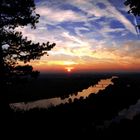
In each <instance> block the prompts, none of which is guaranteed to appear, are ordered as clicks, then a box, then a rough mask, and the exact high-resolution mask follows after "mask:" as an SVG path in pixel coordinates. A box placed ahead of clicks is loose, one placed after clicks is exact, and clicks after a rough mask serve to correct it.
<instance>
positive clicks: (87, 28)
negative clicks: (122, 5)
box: [18, 0, 140, 67]
mask: <svg viewBox="0 0 140 140" xmlns="http://www.w3.org/2000/svg"><path fill="white" fill-rule="evenodd" d="M51 5H52V6H51ZM65 6H66V7H68V8H65ZM37 13H39V14H40V16H41V17H40V22H39V24H38V25H37V29H36V30H31V29H29V28H28V27H25V28H20V29H18V30H21V31H22V32H23V34H24V35H25V36H27V37H28V38H29V39H32V40H33V41H35V42H47V41H50V42H55V43H56V44H57V45H56V47H55V48H54V49H53V50H52V51H50V53H49V54H50V56H49V57H47V56H44V57H42V58H41V60H40V61H39V62H38V63H37V61H36V62H35V63H33V64H34V65H35V66H38V67H39V66H40V67H41V66H42V67H43V66H48V67H50V66H53V65H54V66H56V65H57V66H59V65H60V66H63V65H64V66H69V65H70V66H71V65H72V66H73V65H74V66H76V67H80V65H81V67H82V66H87V65H88V67H94V66H98V67H99V65H100V67H101V66H104V67H105V66H111V65H115V67H117V66H118V67H123V66H125V67H126V66H128V65H129V66H132V65H133V66H134V65H135V64H136V65H138V64H140V59H139V56H140V49H139V47H138V46H140V42H139V41H135V42H134V41H133V40H129V39H128V37H129V35H130V34H131V35H132V36H133V37H134V36H135V34H136V32H135V29H134V26H133V25H132V23H131V21H129V20H128V19H127V18H126V16H125V15H124V14H122V13H121V11H119V8H118V7H115V6H114V5H113V4H112V3H111V2H109V1H108V0H94V1H93V0H54V1H52V2H51V1H49V3H46V1H39V2H38V4H37ZM116 24H117V25H116ZM112 25H113V26H112ZM119 25H120V26H119ZM123 39H124V40H123Z"/></svg>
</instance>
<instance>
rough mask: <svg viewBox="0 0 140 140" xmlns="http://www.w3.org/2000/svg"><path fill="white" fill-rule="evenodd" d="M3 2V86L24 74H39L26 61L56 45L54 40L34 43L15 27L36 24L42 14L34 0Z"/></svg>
mask: <svg viewBox="0 0 140 140" xmlns="http://www.w3.org/2000/svg"><path fill="white" fill-rule="evenodd" d="M0 3H1V4H0V85H1V86H2V84H12V83H13V82H15V81H16V82H17V80H21V77H22V78H23V77H25V76H31V77H36V76H37V75H38V72H37V71H33V67H32V66H30V65H27V64H26V63H27V62H29V61H30V60H34V59H40V57H41V56H43V55H44V54H46V53H47V51H49V50H51V49H52V48H53V47H54V46H55V43H53V44H49V42H47V43H42V44H40V43H34V42H32V40H28V39H27V37H23V35H22V32H18V31H17V30H15V28H16V27H19V26H20V27H24V26H27V25H30V26H31V28H33V29H34V28H35V27H36V23H38V22H39V14H37V13H36V12H35V4H34V0H14V1H13V0H1V2H0ZM19 62H20V63H19ZM21 62H23V63H21ZM19 77H20V79H19ZM18 82H19V81H18Z"/></svg>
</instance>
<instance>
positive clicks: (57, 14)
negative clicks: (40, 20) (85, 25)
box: [36, 6, 85, 23]
mask: <svg viewBox="0 0 140 140" xmlns="http://www.w3.org/2000/svg"><path fill="white" fill-rule="evenodd" d="M36 11H37V13H39V14H40V16H43V17H45V19H46V22H47V21H49V22H54V23H58V22H64V21H72V22H75V21H82V20H84V18H85V17H84V16H83V15H80V14H78V13H76V12H74V11H72V10H62V9H54V8H50V7H47V6H46V7H43V6H39V7H38V8H37V10H36Z"/></svg>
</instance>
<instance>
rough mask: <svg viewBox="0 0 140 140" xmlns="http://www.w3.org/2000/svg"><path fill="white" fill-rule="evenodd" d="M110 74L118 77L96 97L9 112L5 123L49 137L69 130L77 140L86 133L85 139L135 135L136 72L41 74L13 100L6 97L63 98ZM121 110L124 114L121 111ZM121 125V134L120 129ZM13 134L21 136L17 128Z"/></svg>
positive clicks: (139, 85)
mask: <svg viewBox="0 0 140 140" xmlns="http://www.w3.org/2000/svg"><path fill="white" fill-rule="evenodd" d="M112 75H115V76H118V78H116V79H113V80H112V82H113V83H114V84H113V85H110V86H108V87H107V88H106V89H105V90H101V91H99V93H98V94H94V93H93V94H90V95H89V96H88V97H87V98H86V99H83V98H80V99H76V100H74V102H69V103H65V104H60V105H58V106H56V107H51V108H48V109H45V108H42V109H41V108H34V109H31V110H29V111H22V110H19V111H18V110H17V111H16V112H15V111H14V110H12V109H11V111H10V112H11V113H10V116H9V118H8V122H9V121H10V122H9V124H10V125H14V126H16V127H15V128H20V130H22V128H24V127H25V126H26V127H27V129H26V130H24V132H26V133H28V131H29V130H30V129H32V130H33V132H34V131H37V133H38V134H39V133H43V134H45V131H47V134H48V135H49V134H51V133H57V132H58V133H60V131H62V132H63V133H66V134H68V133H69V132H70V131H72V133H73V134H75V135H76V136H78V137H80V136H81V134H82V135H83V137H84V136H85V137H86V136H87V134H88V136H91V135H93V134H94V135H95V136H96V137H100V136H103V137H105V136H107V137H108V136H109V137H110V136H111V135H112V134H113V137H114V135H116V136H119V135H123V134H125V133H127V131H131V134H133V133H136V132H135V129H136V127H135V125H136V126H137V125H138V124H137V123H136V120H137V121H138V123H139V118H138V116H139V114H140V110H139V109H138V107H137V106H138V105H139V104H138V105H137V102H138V100H139V99H140V94H139V91H140V74H139V73H115V74H114V73H104V74H102V73H101V74H99V73H98V74H71V75H65V74H55V75H50V76H49V75H47V74H46V75H41V77H40V78H39V79H38V80H36V81H32V82H30V83H29V84H27V85H26V86H24V85H21V86H20V89H19V92H17V93H15V95H14V97H16V98H15V99H14V98H12V96H10V95H8V97H9V100H10V98H11V102H21V101H22V102H25V103H26V102H29V101H34V100H39V99H44V98H46V99H47V98H53V97H61V98H63V99H64V98H66V97H68V95H69V94H71V93H76V92H78V91H81V90H83V89H85V88H87V87H89V86H90V85H95V84H96V83H97V82H98V81H99V80H100V79H106V78H110V77H111V76H112ZM89 77H90V78H89ZM31 85H32V86H31ZM48 85H49V86H48ZM64 87H66V88H64ZM21 89H22V90H21ZM10 90H11V89H10ZM17 91H18V90H17ZM25 91H26V92H25ZM68 91H69V92H68ZM33 93H34V94H33ZM21 97H22V98H21ZM29 97H31V98H29ZM18 99H23V100H18ZM132 105H136V106H135V108H136V110H137V111H136V110H135V109H134V108H133V110H132V109H131V111H129V110H130V108H131V106H132ZM124 109H125V111H123V110H124ZM126 110H128V112H127V111H126ZM129 112H130V113H129ZM120 114H121V115H120ZM130 116H131V117H130ZM126 123H127V125H126ZM124 124H125V125H124ZM122 125H123V127H124V129H123V132H124V133H123V132H122V131H121V130H120V128H121V129H122ZM132 125H133V127H132ZM36 126H37V127H36ZM43 127H45V129H44V128H43ZM59 127H60V129H59ZM126 127H127V128H126ZM71 129H72V130H71ZM116 130H117V131H116ZM16 131H18V133H22V132H21V131H20V132H19V130H18V129H16ZM22 131H23V130H22ZM118 132H119V133H118ZM131 134H130V135H131ZM127 135H129V134H127Z"/></svg>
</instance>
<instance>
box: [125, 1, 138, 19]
mask: <svg viewBox="0 0 140 140" xmlns="http://www.w3.org/2000/svg"><path fill="white" fill-rule="evenodd" d="M124 4H125V5H126V6H129V8H130V10H129V11H128V13H132V14H133V15H135V16H140V1H139V0H126V1H125V3H124Z"/></svg>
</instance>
